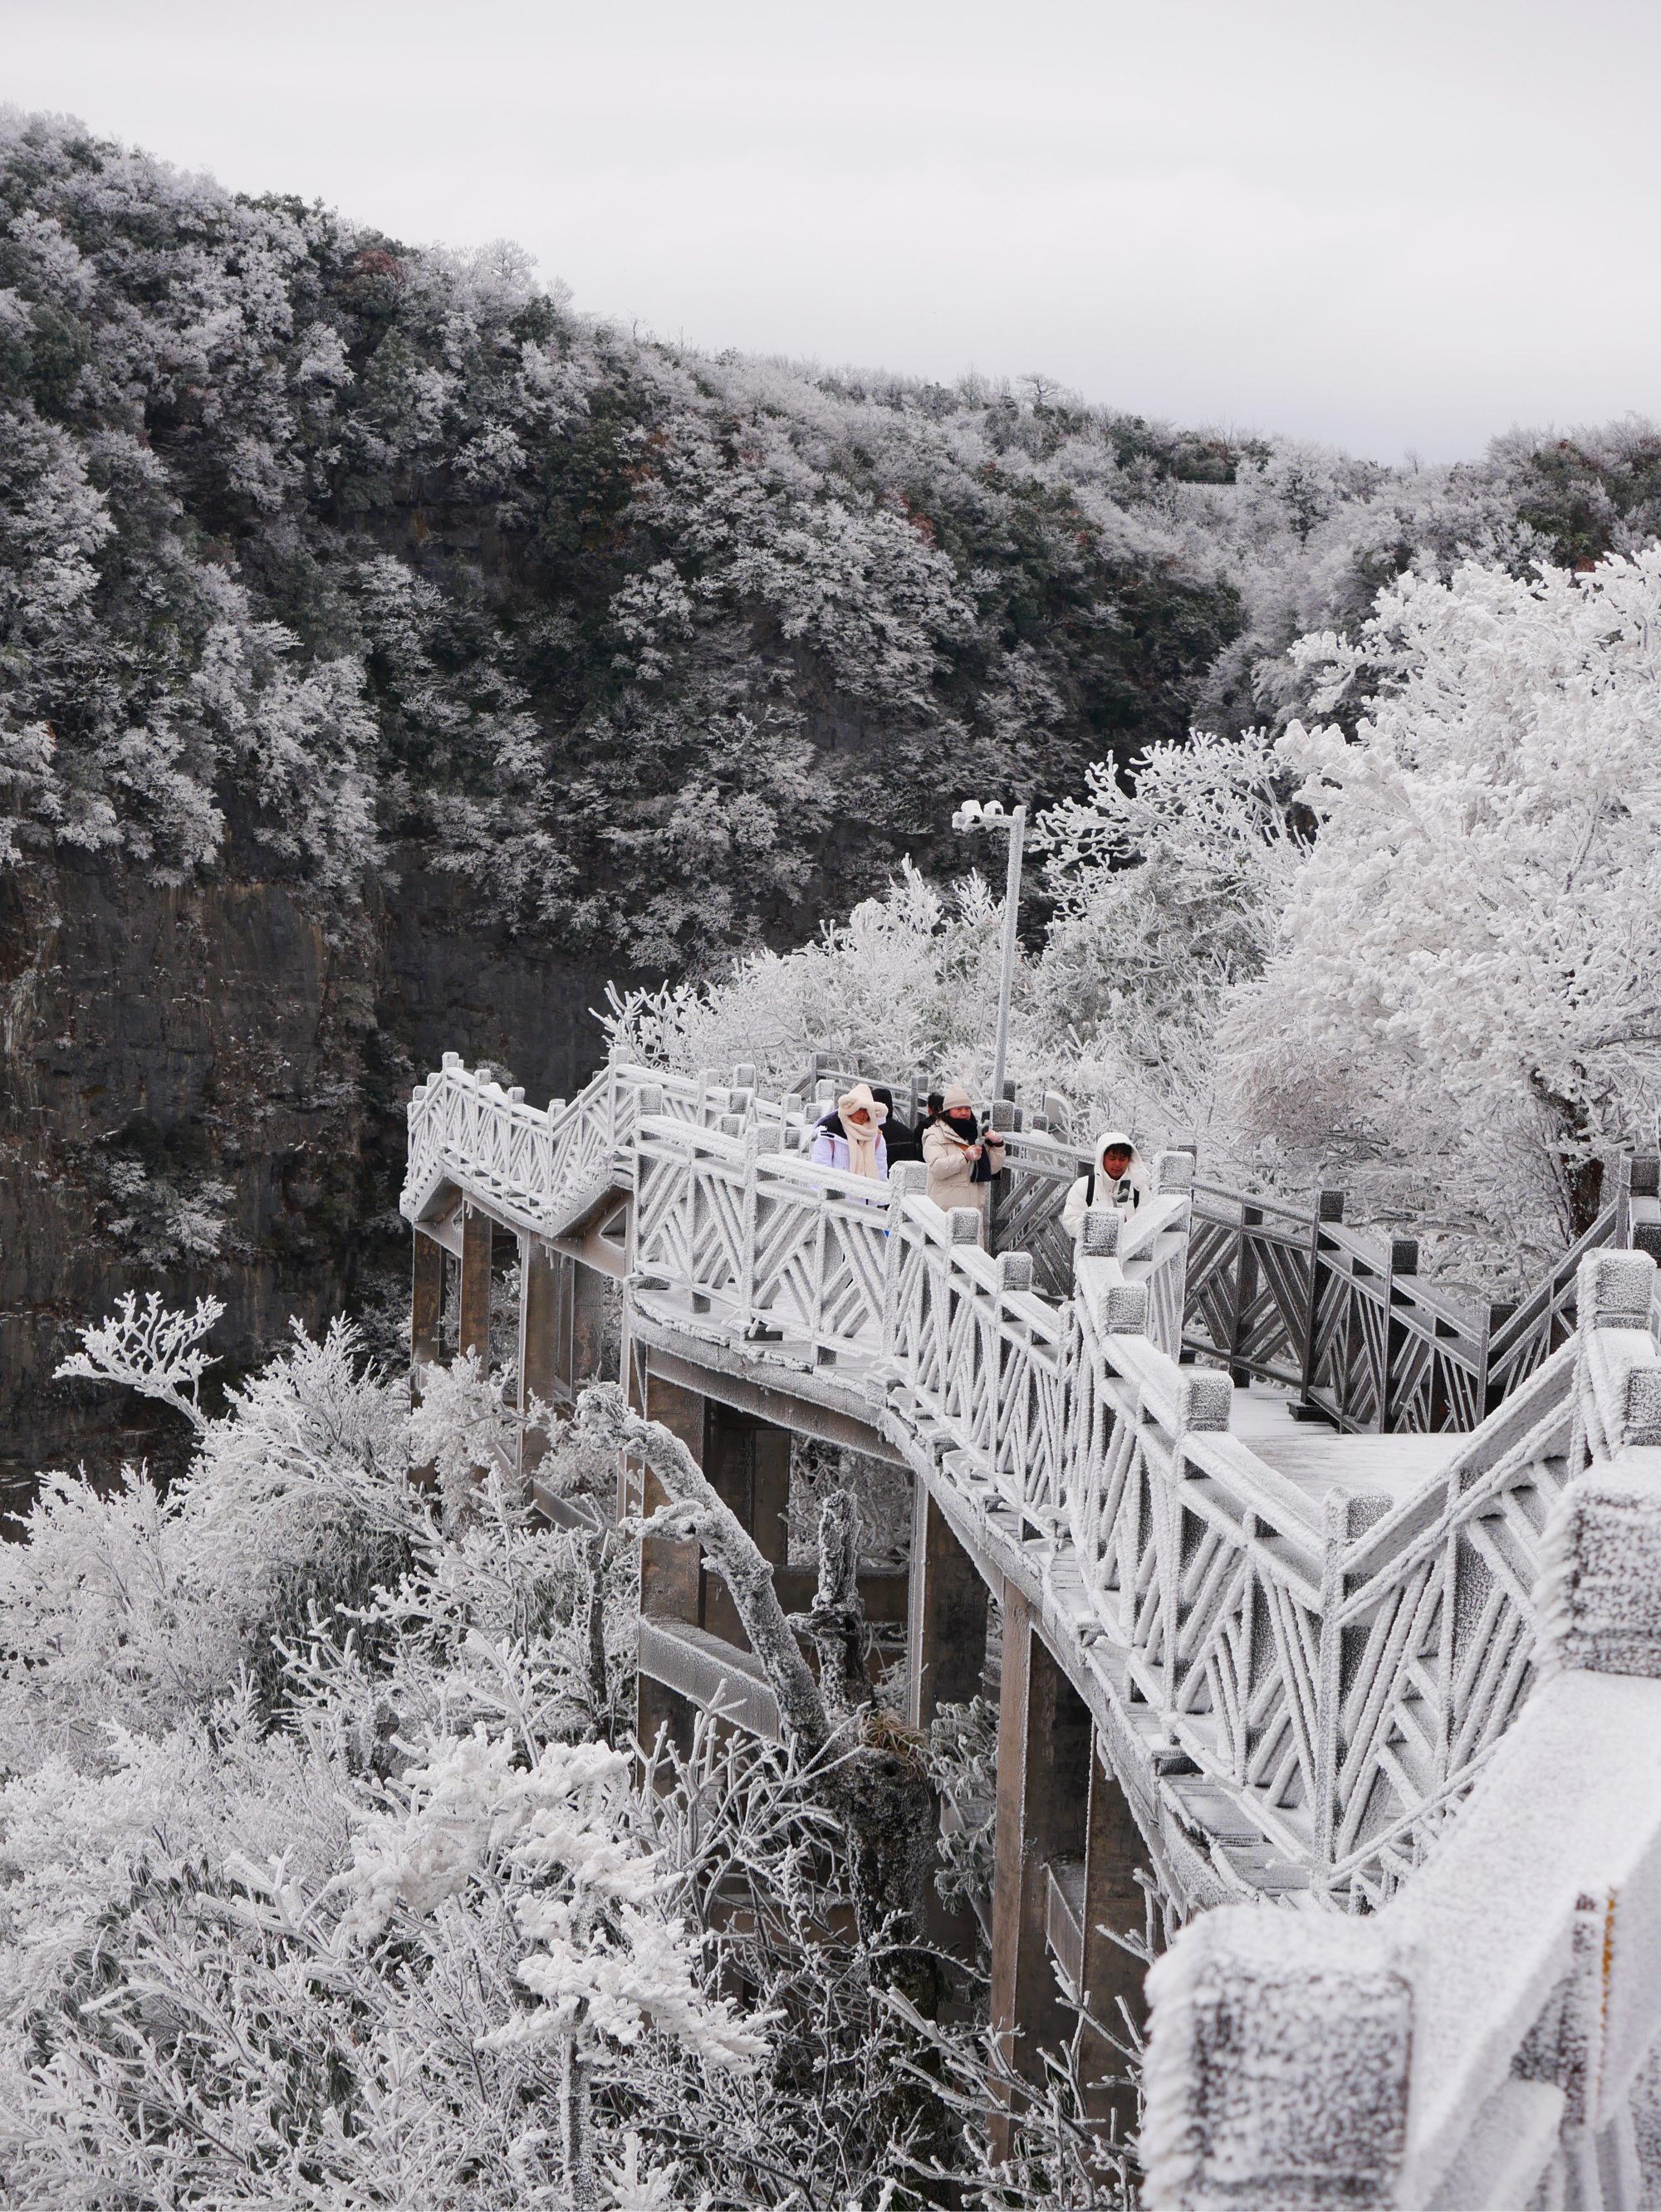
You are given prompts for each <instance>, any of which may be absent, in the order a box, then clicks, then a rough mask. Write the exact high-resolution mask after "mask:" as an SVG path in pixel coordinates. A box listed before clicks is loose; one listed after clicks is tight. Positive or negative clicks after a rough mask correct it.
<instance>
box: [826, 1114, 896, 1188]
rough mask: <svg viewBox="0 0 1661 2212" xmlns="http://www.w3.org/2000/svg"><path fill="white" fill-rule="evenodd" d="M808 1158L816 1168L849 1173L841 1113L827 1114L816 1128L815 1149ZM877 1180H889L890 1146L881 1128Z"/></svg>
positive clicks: (878, 1143)
mask: <svg viewBox="0 0 1661 2212" xmlns="http://www.w3.org/2000/svg"><path fill="white" fill-rule="evenodd" d="M808 1158H809V1159H810V1160H811V1161H812V1164H813V1165H814V1166H815V1167H816V1168H840V1169H841V1170H842V1171H843V1174H844V1175H846V1174H847V1173H848V1171H849V1162H848V1139H847V1138H846V1136H844V1134H843V1126H842V1116H841V1115H840V1114H827V1115H825V1117H824V1121H821V1122H820V1123H819V1126H818V1128H817V1129H815V1130H814V1132H813V1149H812V1152H810V1153H809V1154H808ZM877 1180H878V1182H887V1180H888V1147H887V1146H886V1145H885V1143H884V1141H883V1136H882V1132H881V1131H880V1130H879V1131H878V1133H877Z"/></svg>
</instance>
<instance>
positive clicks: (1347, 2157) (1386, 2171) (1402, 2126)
mask: <svg viewBox="0 0 1661 2212" xmlns="http://www.w3.org/2000/svg"><path fill="white" fill-rule="evenodd" d="M1147 1988H1148V1995H1149V1996H1150V1997H1151V1998H1152V1999H1153V2003H1154V2006H1155V2017H1156V2020H1157V2023H1158V2032H1157V2033H1156V2035H1155V2037H1154V2039H1153V2045H1152V2048H1151V2053H1150V2057H1149V2062H1148V2067H1147V2075H1146V2087H1147V2118H1146V2121H1145V2124H1144V2126H1143V2130H1142V2158H1143V2163H1144V2166H1145V2168H1146V2171H1147V2182H1146V2185H1145V2188H1144V2191H1143V2198H1142V2201H1143V2203H1145V2204H1146V2205H1147V2207H1148V2208H1149V2212H1202V2208H1203V2212H1210V2208H1213V2207H1215V2208H1218V2212H1220V2208H1222V2207H1224V2206H1229V2207H1232V2208H1234V2212H1299V2208H1302V2207H1314V2206H1317V2205H1319V2206H1328V2205H1337V2204H1342V2205H1345V2206H1349V2207H1375V2206H1380V2207H1381V2206H1385V2205H1392V2204H1394V2203H1396V2183H1397V2181H1398V2179H1400V2176H1401V2172H1402V2165H1403V2162H1404V2160H1405V2158H1406V2155H1407V2142H1408V2081H1409V2058H1410V2057H1411V2052H1412V2040H1413V1996H1412V1991H1411V1989H1410V1988H1409V1984H1408V1983H1407V1981H1406V1980H1405V1979H1404V1978H1403V1977H1402V1975H1401V1974H1399V1973H1397V1972H1395V1971H1394V1970H1393V1968H1392V1967H1391V1966H1390V1964H1389V1963H1388V1961H1387V1960H1386V1957H1385V1955H1384V1947H1383V1944H1382V1942H1381V1941H1380V1938H1379V1936H1378V1933H1377V1932H1376V1930H1375V1929H1373V1928H1372V1927H1371V1926H1369V1925H1368V1923H1366V1922H1364V1921H1359V1920H1340V1919H1336V1918H1334V1917H1329V1916H1328V1915H1326V1914H1320V1915H1311V1916H1309V1917H1308V1918H1307V1919H1305V1918H1304V1917H1301V1916H1294V1915H1293V1914H1291V1913H1285V1912H1273V1913H1271V1912H1264V1911H1260V1910H1257V1909H1255V1908H1253V1907H1250V1906H1239V1905H1229V1906H1224V1907H1222V1908H1220V1910H1218V1911H1213V1912H1208V1913H1205V1914H1203V1915H1202V1917H1200V1918H1199V1919H1198V1920H1196V1921H1193V1922H1190V1923H1189V1926H1188V1927H1187V1928H1186V1929H1184V1930H1183V1935H1182V1937H1181V1939H1180V1941H1179V1942H1177V1944H1176V1945H1175V1946H1174V1947H1173V1948H1172V1949H1171V1950H1170V1951H1168V1952H1167V1953H1166V1954H1165V1957H1164V1958H1162V1959H1161V1960H1159V1961H1158V1963H1157V1964H1156V1965H1155V1966H1154V1967H1153V1970H1152V1972H1150V1973H1149V1975H1148V1978H1147Z"/></svg>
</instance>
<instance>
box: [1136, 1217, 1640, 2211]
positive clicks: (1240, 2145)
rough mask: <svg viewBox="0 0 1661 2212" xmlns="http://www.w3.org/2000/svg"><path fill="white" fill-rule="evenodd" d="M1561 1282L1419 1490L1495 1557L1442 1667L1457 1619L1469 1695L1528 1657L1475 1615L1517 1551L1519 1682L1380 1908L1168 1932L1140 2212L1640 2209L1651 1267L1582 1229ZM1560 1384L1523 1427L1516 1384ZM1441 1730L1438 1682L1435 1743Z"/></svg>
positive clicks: (1208, 1919) (1487, 1617)
mask: <svg viewBox="0 0 1661 2212" xmlns="http://www.w3.org/2000/svg"><path fill="white" fill-rule="evenodd" d="M1575 1289H1576V1303H1577V1309H1578V1315H1579V1322H1578V1329H1577V1338H1576V1340H1575V1342H1573V1343H1572V1344H1570V1345H1567V1346H1564V1347H1562V1348H1561V1350H1560V1351H1559V1352H1557V1353H1556V1354H1555V1356H1554V1357H1553V1358H1551V1359H1549V1360H1548V1362H1547V1363H1546V1364H1545V1365H1544V1366H1542V1368H1540V1369H1539V1370H1536V1375H1535V1376H1534V1377H1533V1378H1531V1380H1530V1383H1529V1384H1528V1385H1526V1386H1525V1388H1524V1390H1522V1391H1519V1392H1518V1394H1517V1395H1516V1397H1515V1399H1514V1400H1513V1401H1512V1408H1508V1409H1507V1410H1508V1412H1513V1413H1514V1418H1513V1420H1512V1428H1513V1434H1512V1437H1511V1439H1510V1441H1509V1442H1507V1441H1506V1437H1504V1435H1503V1433H1501V1431H1500V1429H1499V1428H1498V1427H1497V1426H1496V1424H1494V1423H1493V1422H1491V1423H1490V1424H1488V1434H1489V1437H1490V1439H1491V1443H1492V1444H1493V1447H1494V1449H1493V1451H1492V1454H1491V1455H1490V1463H1489V1464H1488V1465H1487V1466H1482V1465H1476V1464H1470V1463H1466V1464H1461V1463H1459V1462H1456V1463H1455V1465H1454V1467H1453V1468H1451V1469H1450V1470H1449V1472H1448V1474H1447V1476H1446V1478H1445V1485H1444V1492H1445V1494H1444V1496H1443V1497H1442V1498H1441V1500H1440V1501H1439V1502H1440V1504H1442V1506H1443V1507H1444V1508H1445V1509H1449V1510H1454V1511H1456V1512H1458V1513H1461V1514H1463V1515H1465V1516H1467V1517H1466V1519H1465V1520H1464V1522H1463V1528H1466V1529H1469V1530H1471V1531H1474V1532H1475V1534H1473V1535H1472V1538H1471V1541H1472V1542H1473V1544H1474V1546H1475V1553H1474V1555H1473V1556H1480V1558H1481V1559H1482V1561H1483V1563H1484V1565H1486V1567H1487V1568H1488V1571H1489V1574H1490V1576H1491V1577H1492V1580H1491V1584H1490V1588H1489V1591H1488V1596H1487V1598H1486V1600H1484V1601H1482V1602H1475V1601H1472V1600H1470V1599H1466V1600H1465V1601H1463V1602H1462V1603H1461V1604H1460V1605H1459V1607H1457V1611H1458V1613H1460V1615H1461V1616H1462V1618H1461V1619H1460V1620H1458V1621H1457V1623H1456V1624H1455V1630H1456V1634H1455V1653H1456V1665H1455V1669H1454V1673H1455V1675H1456V1676H1457V1672H1458V1668H1457V1641H1458V1637H1459V1636H1460V1635H1463V1638H1464V1640H1465V1644H1466V1662H1465V1670H1466V1684H1467V1687H1470V1686H1474V1685H1475V1682H1476V1681H1477V1680H1478V1679H1479V1678H1480V1677H1481V1676H1482V1675H1484V1674H1487V1675H1488V1676H1489V1677H1490V1678H1492V1679H1493V1680H1494V1682H1495V1683H1496V1684H1497V1683H1498V1682H1500V1681H1501V1680H1504V1679H1506V1678H1508V1677H1510V1676H1511V1675H1512V1674H1518V1673H1519V1672H1520V1669H1521V1668H1523V1667H1524V1665H1526V1663H1527V1656H1528V1655H1527V1653H1526V1651H1525V1650H1521V1649H1519V1646H1518V1642H1517V1641H1516V1640H1515V1639H1509V1638H1507V1637H1506V1636H1505V1635H1504V1634H1503V1633H1500V1632H1497V1627H1496V1616H1495V1613H1494V1607H1503V1606H1504V1605H1506V1604H1507V1603H1509V1602H1510V1601H1511V1600H1512V1598H1514V1596H1515V1591H1514V1589H1510V1587H1509V1586H1510V1585H1511V1583H1512V1579H1513V1577H1514V1575H1515V1574H1516V1572H1517V1571H1518V1569H1519V1568H1520V1567H1521V1565H1523V1564H1524V1559H1525V1557H1526V1558H1530V1559H1532V1560H1533V1562H1534V1563H1535V1565H1536V1567H1537V1569H1538V1574H1537V1581H1536V1587H1535V1590H1534V1607H1535V1608H1537V1614H1538V1641H1537V1644H1536V1650H1535V1653H1534V1658H1535V1666H1536V1681H1535V1684H1534V1686H1533V1688H1532V1689H1531V1691H1530V1694H1529V1696H1528V1699H1527V1700H1526V1702H1525V1704H1524V1706H1523V1709H1522V1711H1521V1712H1520V1713H1519V1714H1518V1717H1517V1718H1516V1720H1515V1723H1514V1724H1513V1725H1512V1728H1511V1729H1510V1731H1509V1732H1508V1734H1507V1735H1506V1740H1505V1741H1504V1742H1503V1744H1501V1745H1500V1746H1498V1747H1495V1748H1494V1752H1493V1756H1492V1757H1491V1759H1489V1760H1488V1765H1487V1768H1486V1771H1485V1772H1484V1773H1483V1774H1482V1778H1481V1779H1480V1781H1479V1782H1478V1784H1477V1786H1476V1788H1475V1790H1474V1792H1473V1793H1472V1794H1471V1796H1470V1798H1469V1802H1468V1803H1467V1804H1466V1806H1465V1807H1464V1808H1463V1811H1462V1813H1461V1814H1460V1817H1459V1819H1458V1820H1457V1822H1456V1823H1454V1825H1453V1826H1452V1827H1451V1830H1450V1832H1449V1833H1448V1834H1447V1836H1446V1837H1445V1839H1444V1840H1443V1842H1442V1844H1441V1845H1440V1847H1439V1850H1438V1851H1437V1853H1436V1855H1435V1857H1433V1859H1432V1860H1431V1861H1430V1863H1428V1864H1427V1865H1426V1866H1424V1867H1423V1868H1422V1869H1421V1870H1420V1871H1419V1872H1418V1873H1417V1874H1416V1875H1415V1879H1414V1880H1413V1881H1412V1882H1410V1883H1409V1884H1408V1885H1406V1886H1405V1887H1403V1888H1402V1891H1401V1892H1400V1893H1399V1895H1397V1896H1396V1898H1395V1899H1393V1900H1392V1901H1391V1902H1390V1903H1389V1904H1388V1905H1387V1906H1386V1909H1385V1910H1384V1911H1382V1912H1379V1913H1378V1914H1376V1915H1374V1916H1371V1917H1367V1918H1365V1919H1356V1918H1346V1917H1328V1916H1319V1917H1301V1918H1299V1919H1298V1920H1296V1921H1289V1920H1288V1918H1287V1916H1285V1915H1273V1914H1268V1913H1264V1912H1263V1911H1261V1910H1256V1909H1249V1908H1243V1907H1242V1908H1234V1909H1232V1910H1225V1911H1220V1912H1217V1913H1211V1914H1206V1915H1204V1916H1202V1917H1201V1918H1200V1919H1199V1920H1197V1921H1196V1922H1195V1923H1193V1924H1192V1926H1191V1927H1190V1928H1189V1929H1187V1930H1185V1931H1184V1932H1183V1934H1182V1935H1181V1936H1178V1938H1177V1942H1176V1943H1175V1945H1174V1947H1173V1948H1172V1950H1171V1953H1170V1954H1169V1955H1168V1956H1167V1958H1166V1959H1165V1960H1163V1961H1162V1962H1161V1963H1160V1965H1159V1966H1158V1967H1157V1968H1156V1969H1155V1971H1154V1972H1153V1975H1152V1976H1151V1977H1150V1979H1149V1991H1150V1995H1151V1996H1153V2000H1154V2002H1153V2033H1152V2039H1151V2045H1150V2052H1149V2059H1148V2065H1147V2089H1148V2113H1147V2127H1146V2129H1145V2131H1144V2137H1143V2147H1144V2156H1145V2159H1146V2160H1147V2166H1148V2175H1147V2185H1146V2187H1145V2191H1144V2197H1145V2201H1146V2202H1147V2204H1148V2205H1149V2206H1150V2208H1152V2209H1153V2212H1188V2208H1194V2209H1195V2212H1198V2208H1200V2207H1202V2206H1212V2205H1214V2204H1217V2203H1222V2202H1224V2201H1225V2200H1226V2202H1227V2203H1229V2204H1231V2205H1234V2206H1237V2207H1241V2208H1248V2212H1250V2208H1257V2212H1267V2208H1269V2207H1270V2206H1276V2207H1279V2206H1284V2205H1287V2204H1289V2203H1299V2204H1311V2205H1312V2204H1317V2203H1340V2202H1342V2203H1346V2204H1354V2205H1370V2206H1384V2205H1396V2206H1409V2205H1410V2206H1417V2207H1421V2208H1426V2212H1439V2209H1440V2208H1446V2212H1453V2208H1455V2207H1460V2206H1469V2207H1475V2206H1499V2205H1515V2206H1523V2205H1542V2206H1545V2205H1559V2206H1608V2207H1614V2206H1630V2207H1636V2206H1639V2205H1646V2204H1651V2203H1655V2202H1656V2185H1657V2182H1658V2179H1661V2174H1658V2171H1657V2159H1656V2142H1657V2130H1656V2121H1657V2099H1656V2093H1657V2084H1658V2081H1661V1974H1658V1972H1657V1971H1656V1967H1657V1960H1658V1957H1661V1763H1658V1761H1657V1759H1656V1756H1655V1748H1654V1747H1655V1744H1656V1741H1657V1739H1658V1735H1661V1574H1658V1572H1657V1562H1658V1559H1661V1471H1658V1470H1661V1355H1658V1336H1657V1328H1656V1316H1655V1270H1654V1265H1653V1262H1652V1260H1651V1259H1650V1258H1649V1256H1648V1255H1646V1254H1644V1253H1634V1252H1629V1251H1609V1252H1597V1251H1593V1252H1591V1253H1590V1254H1588V1255H1584V1257H1583V1260H1582V1262H1581V1265H1580V1267H1579V1275H1578V1281H1577V1284H1576V1286H1575ZM1565 1376H1567V1387H1566V1388H1565V1389H1563V1391H1562V1393H1561V1399H1560V1402H1559V1403H1558V1404H1557V1405H1556V1406H1555V1407H1554V1408H1553V1409H1552V1410H1551V1411H1550V1412H1549V1413H1548V1414H1547V1416H1546V1417H1545V1418H1544V1419H1542V1422H1541V1423H1540V1424H1538V1425H1536V1427H1535V1429H1534V1430H1532V1431H1526V1432H1525V1424H1524V1419H1523V1418H1522V1414H1521V1407H1522V1402H1523V1401H1524V1399H1525V1398H1526V1397H1527V1396H1528V1395H1529V1394H1530V1392H1536V1393H1538V1394H1540V1395H1542V1396H1543V1395H1545V1394H1546V1393H1547V1389H1548V1377H1554V1378H1555V1379H1557V1380H1558V1381H1560V1382H1561V1379H1562V1378H1563V1377H1565ZM1530 1458H1532V1459H1533V1461H1534V1462H1535V1463H1536V1465H1537V1464H1541V1463H1542V1462H1552V1463H1553V1464H1554V1465H1555V1473H1556V1475H1557V1478H1558V1479H1559V1480H1561V1478H1562V1477H1563V1476H1564V1475H1566V1474H1567V1475H1568V1476H1570V1477H1571V1478H1572V1479H1570V1480H1567V1483H1565V1484H1564V1485H1563V1486H1562V1489H1561V1496H1559V1497H1558V1498H1557V1500H1556V1503H1555V1505H1554V1507H1553V1508H1552V1510H1551V1513H1550V1517H1549V1520H1548V1523H1547V1526H1546V1528H1545V1532H1544V1534H1543V1538H1542V1537H1541V1536H1540V1534H1539V1533H1538V1531H1537V1530H1536V1527H1535V1523H1534V1517H1533V1514H1532V1511H1530V1512H1527V1513H1525V1514H1524V1520H1523V1524H1522V1525H1520V1526H1502V1525H1501V1524H1502V1523H1506V1521H1507V1516H1506V1513H1505V1511H1504V1510H1503V1506H1501V1509H1500V1510H1499V1511H1498V1512H1497V1513H1496V1511H1495V1510H1494V1507H1495V1501H1496V1500H1503V1499H1505V1498H1506V1496H1507V1494H1508V1493H1507V1489H1506V1485H1507V1482H1508V1480H1510V1479H1511V1473H1514V1471H1515V1469H1516V1468H1518V1467H1519V1466H1521V1465H1524V1464H1526V1463H1527V1462H1529V1461H1530ZM1508 1470H1510V1471H1511V1473H1508ZM1431 1502H1432V1503H1433V1504H1434V1503H1437V1502H1438V1501H1436V1500H1433V1501H1431ZM1513 1544H1514V1548H1513ZM1402 1564H1403V1566H1404V1568H1405V1569H1406V1570H1407V1571H1416V1569H1415V1568H1414V1566H1413V1563H1412V1561H1411V1559H1404V1560H1403V1563H1402ZM1501 1585H1506V1586H1507V1595H1506V1596H1505V1597H1501V1596H1500V1595H1499V1592H1500V1588H1501ZM1356 1595H1357V1600H1358V1601H1365V1599H1366V1583H1365V1580H1364V1581H1363V1583H1362V1585H1361V1587H1360V1589H1359V1590H1358V1592H1357V1593H1356ZM1524 1595H1525V1597H1526V1593H1525V1594H1524ZM1406 1602H1407V1601H1405V1600H1404V1604H1403V1609H1404V1610H1405V1607H1406ZM1530 1640H1532V1639H1524V1642H1526V1641H1530ZM1460 1726H1461V1717H1460V1711H1459V1705H1458V1701H1457V1699H1456V1701H1455V1704H1454V1707H1453V1710H1452V1711H1451V1715H1450V1718H1449V1722H1448V1723H1447V1726H1446V1729H1445V1734H1446V1735H1447V1737H1448V1740H1449V1741H1450V1744H1452V1743H1454V1742H1457V1737H1458V1731H1459V1729H1460Z"/></svg>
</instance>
